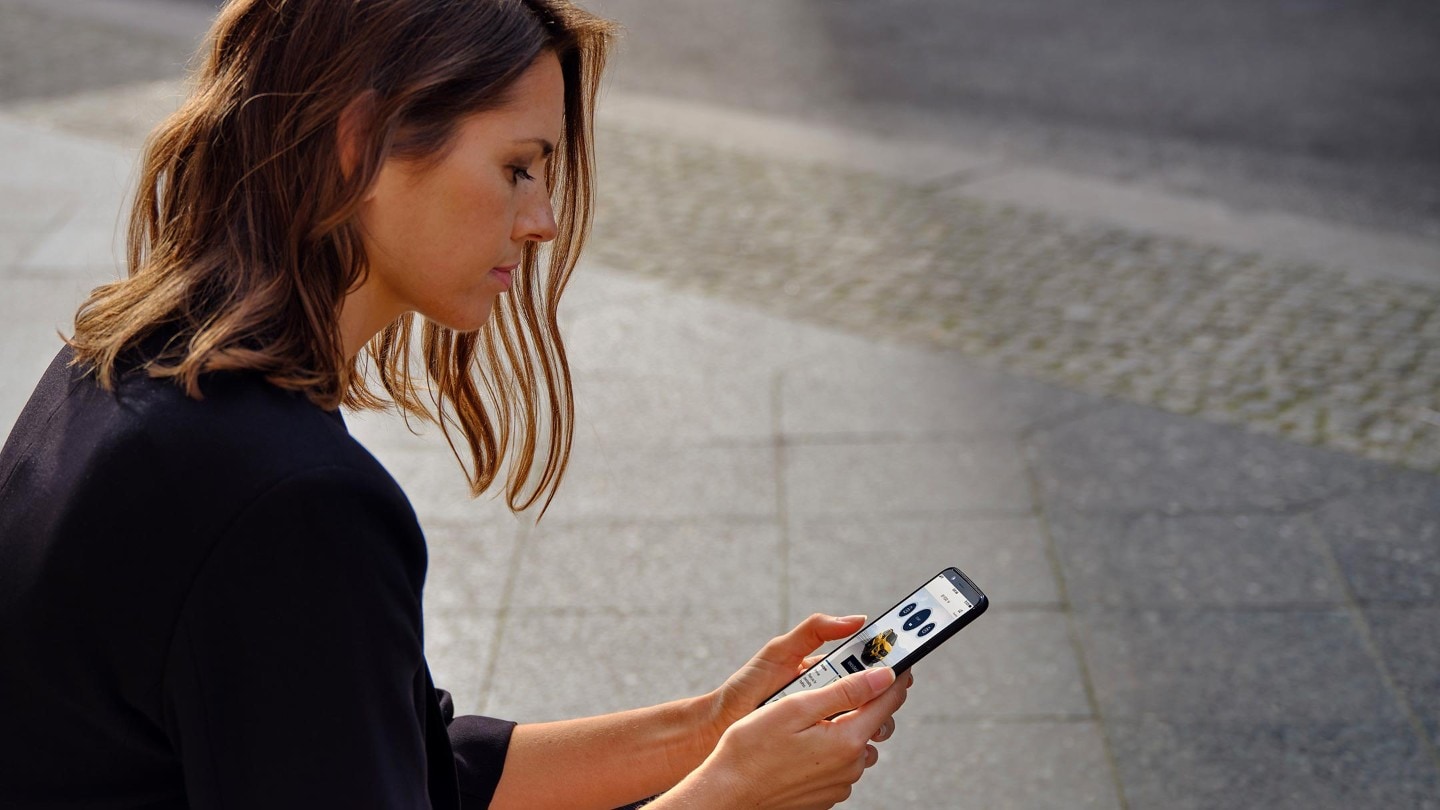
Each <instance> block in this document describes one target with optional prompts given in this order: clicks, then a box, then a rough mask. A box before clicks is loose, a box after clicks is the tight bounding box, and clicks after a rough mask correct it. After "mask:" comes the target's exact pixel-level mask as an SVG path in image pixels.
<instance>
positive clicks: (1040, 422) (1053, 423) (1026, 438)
mask: <svg viewBox="0 0 1440 810" xmlns="http://www.w3.org/2000/svg"><path fill="white" fill-rule="evenodd" d="M1118 404H1120V403H1117V402H1115V401H1113V400H1111V399H1110V398H1108V397H1106V398H1102V399H1101V400H1100V401H1099V402H1087V403H1085V404H1084V405H1077V406H1075V407H1074V408H1070V409H1068V410H1064V411H1061V412H1059V413H1056V414H1053V415H1051V416H1049V417H1046V418H1041V419H1037V420H1036V421H1035V422H1033V423H1031V424H1030V425H1027V426H1026V427H1025V429H1024V430H1022V431H1020V441H1021V443H1022V444H1025V445H1026V446H1027V448H1028V446H1029V445H1030V443H1031V442H1033V441H1034V440H1035V439H1037V438H1038V437H1040V436H1041V435H1043V434H1046V433H1050V432H1053V431H1056V430H1061V429H1063V428H1067V427H1070V426H1072V425H1074V424H1076V423H1078V422H1083V421H1085V420H1086V419H1089V418H1090V417H1092V416H1097V415H1099V414H1102V413H1105V412H1106V411H1109V410H1113V409H1114V408H1115V406H1116V405H1118Z"/></svg>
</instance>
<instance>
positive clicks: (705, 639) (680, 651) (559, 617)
mask: <svg viewBox="0 0 1440 810" xmlns="http://www.w3.org/2000/svg"><path fill="white" fill-rule="evenodd" d="M777 618H778V616H777V614H776V611H775V610H774V609H773V608H772V609H769V610H766V609H764V608H763V607H760V606H757V607H755V608H753V609H751V610H747V611H729V612H728V613H726V614H725V615H724V616H717V615H715V614H714V613H712V612H709V611H705V610H692V611H679V610H677V611H675V612H673V613H671V614H669V615H665V616H624V617H617V616H615V615H613V614H610V613H609V612H602V613H596V614H581V613H576V612H573V611H566V612H562V613H553V612H552V613H549V614H544V613H541V612H540V611H523V610H521V611H511V612H510V613H509V614H508V616H507V617H506V621H505V624H504V626H503V627H502V628H501V630H500V631H499V632H500V634H501V638H500V642H501V643H500V650H501V652H500V658H499V660H498V663H497V666H496V670H495V678H494V681H493V682H492V683H491V685H490V692H489V695H488V699H487V700H486V701H485V703H484V707H483V711H484V713H486V714H489V715H493V716H496V717H506V718H510V719H513V720H519V721H522V722H541V721H546V720H560V719H568V718H573V717H587V716H589V715H592V714H600V713H603V712H613V711H622V710H624V709H633V708H635V707H638V706H652V705H655V704H657V703H662V702H664V701H668V700H675V699H678V698H682V697H692V696H695V695H701V694H705V693H707V692H709V691H710V690H712V689H715V688H716V687H718V686H719V685H720V684H721V683H723V682H724V681H725V679H726V678H728V677H730V676H731V675H733V674H734V673H735V672H736V671H737V670H739V669H740V667H741V666H743V665H744V664H745V662H746V661H748V660H750V657H751V656H753V655H754V654H755V653H756V652H757V651H758V650H759V649H760V648H761V647H762V646H763V645H764V644H765V642H767V641H769V640H770V638H771V637H772V636H774V627H775V624H776V620H777Z"/></svg>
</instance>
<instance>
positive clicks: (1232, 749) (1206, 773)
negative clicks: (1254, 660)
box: [1107, 717, 1440, 810]
mask: <svg viewBox="0 0 1440 810" xmlns="http://www.w3.org/2000/svg"><path fill="white" fill-rule="evenodd" d="M1107 727H1108V730H1109V733H1110V739H1111V746H1112V747H1113V749H1114V752H1115V759H1116V761H1117V763H1118V767H1119V770H1120V778H1121V781H1122V783H1123V784H1124V788H1125V799H1126V803H1127V806H1129V807H1130V808H1131V810H1192V808H1193V810H1200V809H1201V808H1214V807H1234V806H1243V807H1266V808H1275V809H1276V810H1329V809H1330V808H1334V810H1349V808H1354V807H1395V808H1400V807H1404V808H1414V810H1433V809H1434V808H1437V807H1440V798H1437V797H1440V772H1437V770H1436V767H1435V764H1434V761H1433V760H1432V759H1431V758H1430V757H1429V756H1428V755H1427V753H1426V752H1425V751H1424V750H1423V748H1422V747H1421V746H1420V745H1419V743H1418V741H1417V740H1416V738H1415V735H1414V734H1413V733H1411V731H1410V729H1409V727H1408V725H1406V724H1405V723H1403V722H1367V721H1364V720H1356V721H1355V722H1350V723H1324V722H1317V721H1309V722H1293V721H1292V722H1275V723H1256V724H1244V723H1242V724H1239V725H1229V724H1227V725H1224V726H1213V725H1208V724H1205V723H1203V722H1201V723H1196V722H1183V723H1182V722H1171V721H1167V720H1165V719H1162V718H1158V717H1145V718H1138V719H1135V720H1125V721H1119V722H1112V723H1109V724H1108V726H1107Z"/></svg>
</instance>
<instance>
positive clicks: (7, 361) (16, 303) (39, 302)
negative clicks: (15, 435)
mask: <svg viewBox="0 0 1440 810" xmlns="http://www.w3.org/2000/svg"><path fill="white" fill-rule="evenodd" d="M0 286H3V289H4V295H0V369H4V371H5V379H6V382H7V384H6V385H3V386H0V429H3V430H4V432H5V434H6V435H9V433H10V427H11V426H12V425H13V424H14V423H15V419H16V417H18V416H19V415H20V409H21V408H23V407H24V405H25V402H26V401H28V400H29V399H30V392H31V391H33V390H34V389H35V384H36V383H37V382H39V381H40V375H41V374H43V373H44V372H45V369H46V368H48V367H49V366H50V361H51V360H53V359H54V358H55V353H56V352H58V351H60V348H61V347H62V346H63V345H64V344H63V343H62V342H61V340H60V337H59V335H58V334H57V332H58V331H60V330H63V331H64V332H65V333H66V334H69V333H70V331H71V329H72V327H73V325H74V317H75V309H76V307H77V306H79V304H80V302H81V301H82V300H83V298H84V296H85V294H86V293H88V292H89V285H88V284H83V283H76V282H74V281H73V280H64V281H56V280H48V279H7V280H5V281H4V282H3V285H0Z"/></svg>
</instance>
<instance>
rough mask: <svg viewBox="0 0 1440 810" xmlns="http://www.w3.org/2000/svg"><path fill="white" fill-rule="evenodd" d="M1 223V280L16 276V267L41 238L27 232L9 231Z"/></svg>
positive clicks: (0, 222)
mask: <svg viewBox="0 0 1440 810" xmlns="http://www.w3.org/2000/svg"><path fill="white" fill-rule="evenodd" d="M4 225H5V223H4V222H3V221H0V278H7V277H10V276H12V275H14V267H15V265H16V264H18V263H19V260H20V259H21V258H22V257H23V256H24V255H25V254H26V253H27V252H29V250H30V249H31V247H33V246H34V244H35V242H36V241H37V239H38V238H39V237H38V236H36V235H35V234H33V233H29V232H26V231H14V230H7V229H5V227H4Z"/></svg>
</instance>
